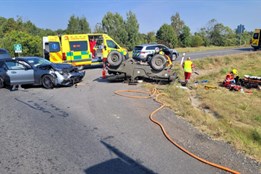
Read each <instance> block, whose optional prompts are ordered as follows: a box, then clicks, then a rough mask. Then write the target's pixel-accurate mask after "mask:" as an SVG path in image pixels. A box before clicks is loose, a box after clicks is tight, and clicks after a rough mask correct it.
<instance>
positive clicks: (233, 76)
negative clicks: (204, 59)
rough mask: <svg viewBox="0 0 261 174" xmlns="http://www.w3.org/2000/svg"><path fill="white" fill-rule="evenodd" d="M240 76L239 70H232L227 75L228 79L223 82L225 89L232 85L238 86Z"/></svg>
mask: <svg viewBox="0 0 261 174" xmlns="http://www.w3.org/2000/svg"><path fill="white" fill-rule="evenodd" d="M238 79H239V77H238V75H237V70H236V69H232V70H231V71H230V72H229V73H228V74H227V75H226V79H225V80H224V82H223V85H224V86H225V87H228V86H229V85H231V84H237V83H238Z"/></svg>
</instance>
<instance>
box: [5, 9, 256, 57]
mask: <svg viewBox="0 0 261 174" xmlns="http://www.w3.org/2000/svg"><path fill="white" fill-rule="evenodd" d="M139 22H143V21H138V20H137V17H136V15H135V13H133V12H131V11H129V12H127V13H126V17H123V16H121V15H120V14H119V13H117V12H116V13H112V12H107V13H106V14H104V16H103V18H102V20H101V21H99V22H97V23H96V24H92V25H93V26H94V25H95V27H94V29H91V27H90V26H92V25H91V24H89V22H88V19H87V18H86V17H84V16H83V17H78V16H75V15H72V16H70V18H69V19H68V24H67V27H66V28H62V29H57V30H51V29H43V28H39V27H37V26H36V25H34V24H33V23H32V22H31V21H30V20H29V21H25V20H23V18H22V17H20V16H18V17H17V18H16V19H14V18H4V17H1V16H0V48H5V49H7V50H8V51H9V52H10V53H11V55H12V56H15V55H14V48H13V47H14V44H18V43H19V44H21V45H22V48H23V52H22V53H21V54H20V56H32V55H33V56H42V55H43V49H42V38H43V36H50V35H63V34H83V33H107V34H108V35H109V36H110V37H112V38H113V39H114V40H115V41H116V42H117V43H118V44H119V45H120V46H122V47H125V48H127V50H129V51H132V50H133V48H134V47H135V46H136V45H140V44H146V43H160V44H164V45H166V46H168V47H169V48H178V49H177V50H178V51H179V52H189V51H193V49H191V48H196V50H198V51H200V50H208V49H216V48H219V49H220V48H221V49H222V48H223V47H230V46H232V47H236V46H242V45H249V41H250V38H251V36H252V35H253V31H245V27H244V25H242V24H240V25H238V26H237V28H233V29H232V28H230V27H228V26H225V25H224V24H222V23H221V22H219V21H217V20H216V19H211V18H210V20H209V21H206V25H205V26H202V27H201V28H200V29H199V30H198V31H196V32H194V33H193V32H191V30H190V27H189V26H188V25H186V24H185V22H184V21H183V20H182V18H181V16H180V15H179V13H176V14H173V15H171V16H170V18H169V22H168V23H164V24H162V25H161V26H160V27H159V28H158V29H157V30H156V31H148V32H147V33H141V32H140V28H139V26H140V23H139Z"/></svg>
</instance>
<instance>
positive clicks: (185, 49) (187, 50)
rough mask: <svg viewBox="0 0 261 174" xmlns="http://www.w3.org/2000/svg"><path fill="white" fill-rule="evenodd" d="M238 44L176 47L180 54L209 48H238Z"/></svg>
mask: <svg viewBox="0 0 261 174" xmlns="http://www.w3.org/2000/svg"><path fill="white" fill-rule="evenodd" d="M238 47H239V46H208V47H205V46H199V47H186V48H176V50H177V51H178V52H179V54H180V55H182V53H192V52H200V51H210V50H224V49H231V48H238ZM240 47H249V44H246V45H241V46H240Z"/></svg>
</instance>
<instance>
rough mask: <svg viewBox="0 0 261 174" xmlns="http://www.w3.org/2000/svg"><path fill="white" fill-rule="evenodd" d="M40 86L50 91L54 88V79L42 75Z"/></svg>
mask: <svg viewBox="0 0 261 174" xmlns="http://www.w3.org/2000/svg"><path fill="white" fill-rule="evenodd" d="M42 85H43V87H44V88H46V89H52V88H53V87H54V78H53V76H51V75H49V74H48V75H44V76H43V77H42Z"/></svg>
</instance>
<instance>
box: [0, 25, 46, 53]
mask: <svg viewBox="0 0 261 174" xmlns="http://www.w3.org/2000/svg"><path fill="white" fill-rule="evenodd" d="M2 42H3V45H1V46H3V48H6V49H7V50H9V51H10V53H11V55H12V56H14V52H13V50H14V48H13V46H14V44H18V43H19V44H21V45H22V48H23V53H22V55H23V56H32V55H33V56H41V55H42V38H41V37H39V36H35V35H30V34H28V33H26V32H24V31H15V30H13V31H11V32H9V33H7V34H6V35H5V36H4V38H2Z"/></svg>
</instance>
